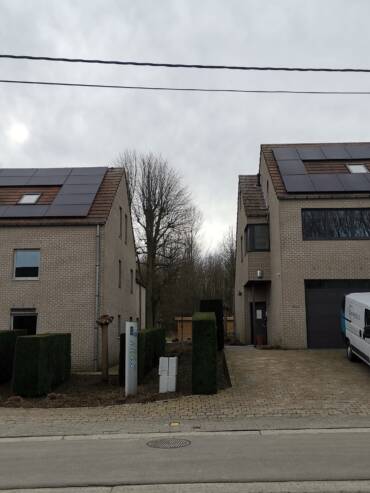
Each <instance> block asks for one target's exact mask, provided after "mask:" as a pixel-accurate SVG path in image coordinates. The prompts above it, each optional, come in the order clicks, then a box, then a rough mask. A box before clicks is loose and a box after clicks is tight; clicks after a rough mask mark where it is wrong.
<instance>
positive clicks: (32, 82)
mask: <svg viewBox="0 0 370 493" xmlns="http://www.w3.org/2000/svg"><path fill="white" fill-rule="evenodd" d="M0 84H26V85H35V86H65V87H87V88H95V89H127V90H130V89H131V90H138V91H171V92H218V93H234V94H235V93H236V94H238V93H245V94H308V95H310V94H311V95H320V94H322V95H334V96H335V95H337V96H351V95H370V91H300V90H290V89H289V90H285V89H212V88H207V87H166V86H128V85H120V84H85V83H76V82H52V81H40V80H13V79H0Z"/></svg>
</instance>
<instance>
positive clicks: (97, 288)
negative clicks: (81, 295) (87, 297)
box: [94, 224, 100, 371]
mask: <svg viewBox="0 0 370 493" xmlns="http://www.w3.org/2000/svg"><path fill="white" fill-rule="evenodd" d="M95 240H96V261H95V339H94V370H95V371H97V370H98V351H99V330H98V329H99V327H98V324H97V323H96V320H98V318H99V315H100V225H99V224H97V225H96V234H95Z"/></svg>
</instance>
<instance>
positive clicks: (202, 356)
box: [192, 312, 217, 394]
mask: <svg viewBox="0 0 370 493" xmlns="http://www.w3.org/2000/svg"><path fill="white" fill-rule="evenodd" d="M192 393H193V394H216V393H217V328H216V316H215V314H214V313H213V312H208V313H207V312H198V313H195V314H194V315H193V355H192Z"/></svg>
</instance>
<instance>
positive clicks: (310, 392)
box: [0, 347, 370, 436]
mask: <svg viewBox="0 0 370 493" xmlns="http://www.w3.org/2000/svg"><path fill="white" fill-rule="evenodd" d="M226 357H227V361H228V366H229V371H230V375H231V379H232V383H233V386H232V387H231V388H229V389H227V390H224V391H221V392H219V393H218V394H217V395H212V396H184V397H181V398H178V399H169V400H164V401H157V402H151V403H147V404H124V405H116V406H109V407H100V408H99V407H96V408H86V407H85V408H70V409H68V408H63V409H11V408H0V436H9V435H29V434H70V433H95V432H103V431H105V432H109V431H112V432H113V431H120V430H129V431H136V432H138V431H148V430H150V431H165V430H167V429H171V427H170V425H169V423H170V422H171V421H179V422H181V423H186V422H187V423H190V425H189V426H190V427H193V428H194V427H196V428H197V427H198V428H202V429H204V428H205V427H207V426H208V427H209V428H210V423H212V426H213V428H212V429H216V426H215V425H214V424H215V423H216V424H217V423H219V424H220V428H221V429H222V428H223V426H225V423H226V422H227V423H228V426H234V427H235V426H236V427H237V426H238V423H242V421H243V420H246V419H247V420H248V419H250V418H252V419H253V418H256V417H257V418H261V419H263V418H264V417H275V418H277V417H280V418H281V419H285V418H288V417H291V416H293V417H297V418H302V419H304V418H306V417H313V418H317V419H321V418H327V417H334V418H338V419H339V418H340V419H341V418H342V417H346V418H347V417H351V419H352V417H355V418H356V419H360V418H361V417H365V418H363V419H365V421H366V423H368V422H369V419H370V368H369V367H368V366H366V365H365V364H362V363H350V362H349V361H347V359H346V357H345V353H344V351H343V350H330V351H329V350H328V351H324V350H300V351H280V350H257V349H249V348H247V347H230V348H227V349H226ZM280 418H279V419H280ZM271 419H273V418H271ZM221 423H223V424H221ZM197 425H199V426H197ZM242 426H243V425H242ZM366 426H368V425H366ZM172 430H173V431H176V430H179V428H176V427H175V428H172Z"/></svg>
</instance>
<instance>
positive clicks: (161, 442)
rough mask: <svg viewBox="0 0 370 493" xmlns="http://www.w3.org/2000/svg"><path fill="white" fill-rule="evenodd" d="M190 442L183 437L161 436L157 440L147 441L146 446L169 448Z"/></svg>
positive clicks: (183, 445)
mask: <svg viewBox="0 0 370 493" xmlns="http://www.w3.org/2000/svg"><path fill="white" fill-rule="evenodd" d="M190 444H191V441H190V440H185V438H161V439H157V440H151V441H150V442H148V443H147V445H148V447H152V448H169V449H170V448H181V447H187V446H188V445H190Z"/></svg>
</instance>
